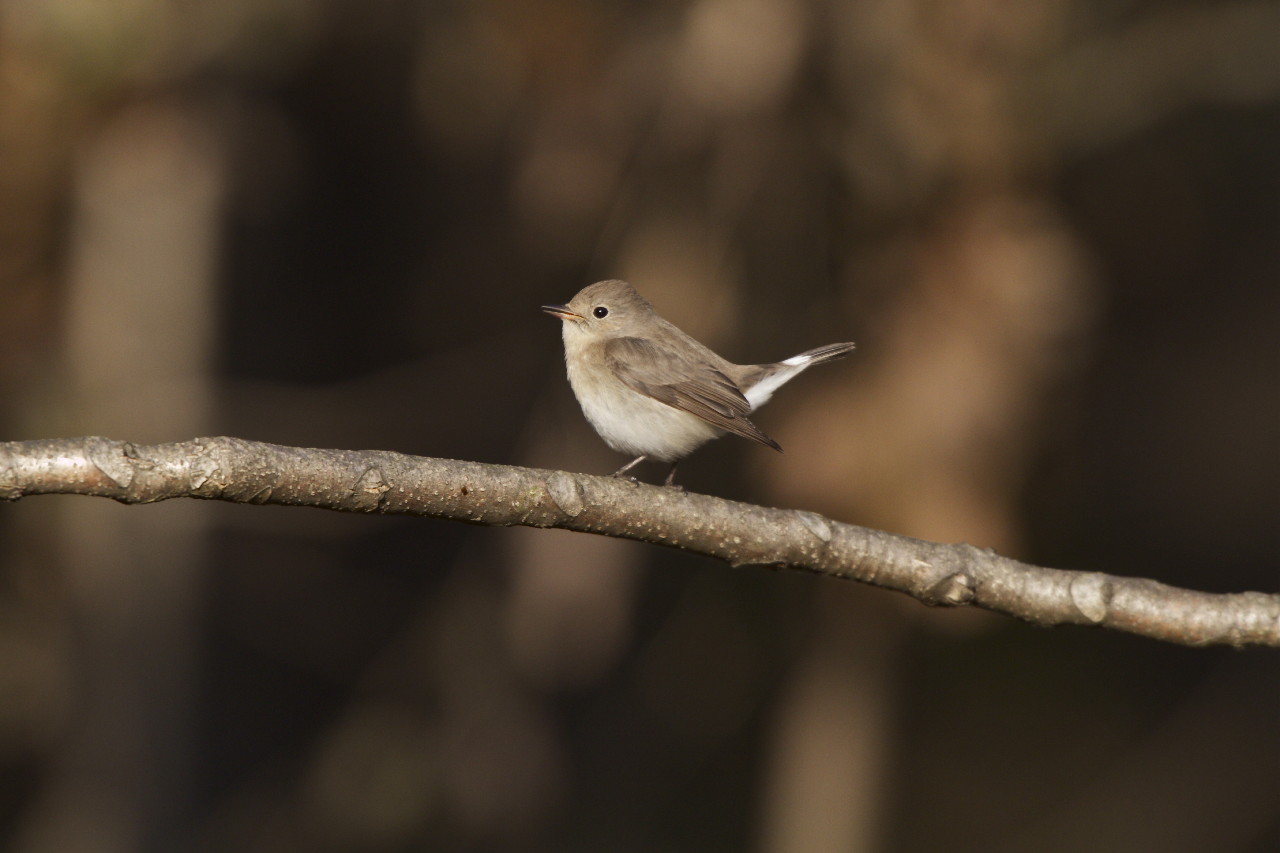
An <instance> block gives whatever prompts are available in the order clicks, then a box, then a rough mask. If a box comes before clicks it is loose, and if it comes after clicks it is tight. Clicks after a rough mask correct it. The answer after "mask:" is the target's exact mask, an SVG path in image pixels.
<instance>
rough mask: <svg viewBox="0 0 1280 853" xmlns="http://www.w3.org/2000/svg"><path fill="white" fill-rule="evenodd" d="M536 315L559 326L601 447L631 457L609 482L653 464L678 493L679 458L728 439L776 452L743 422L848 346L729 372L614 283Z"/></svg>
mask: <svg viewBox="0 0 1280 853" xmlns="http://www.w3.org/2000/svg"><path fill="white" fill-rule="evenodd" d="M542 310H543V311H545V312H547V313H548V314H551V315H552V316H554V317H559V318H560V319H561V320H563V321H564V323H563V326H562V332H563V335H564V360H565V365H566V366H567V367H568V371H569V384H570V385H571V386H572V387H573V393H574V395H575V396H577V398H578V403H579V404H580V405H581V406H582V412H583V414H585V415H586V416H587V420H588V421H590V422H591V425H592V426H593V427H595V430H596V432H598V433H600V437H601V438H603V439H604V440H605V443H606V444H608V445H609V446H610V447H611V448H613V449H614V450H616V451H618V452H619V453H627V454H634V455H635V457H636V458H635V459H633V460H632V461H630V462H628V463H627V464H626V465H623V466H622V467H621V468H619V469H618V470H617V471H615V472H614V475H613V476H615V477H622V476H624V475H626V473H627V472H628V471H630V470H631V469H632V468H634V467H635V466H637V465H639V464H640V463H641V462H643V461H644V460H645V459H650V458H652V459H657V460H660V461H662V462H669V463H671V471H670V472H669V473H668V474H667V479H666V481H665V483H664V485H667V486H674V485H675V476H676V466H677V465H678V464H679V462H680V460H681V459H683V458H684V457H686V456H688V455H689V454H690V453H692V452H693V451H694V450H696V449H698V448H699V447H701V446H702V445H703V444H705V443H706V442H708V441H710V440H711V439H713V438H718V437H719V436H721V435H724V434H725V433H726V432H731V433H734V434H735V435H740V436H742V437H743V438H749V439H751V440H752V441H758V442H759V443H761V444H763V445H765V446H767V447H772V448H773V449H774V450H778V451H781V450H782V448H781V447H780V446H778V443H777V442H776V441H774V440H773V439H772V438H770V437H769V436H767V435H765V434H764V432H762V431H761V430H760V428H759V427H757V426H756V425H755V424H753V423H752V422H751V421H749V420H747V415H749V414H750V413H751V412H753V411H755V410H756V409H757V408H759V407H760V406H762V405H764V404H765V403H766V402H768V400H769V398H770V397H772V396H773V392H774V391H776V390H778V388H779V387H780V386H781V385H783V384H784V383H786V382H789V381H790V380H791V379H793V378H794V377H796V376H797V375H798V374H800V373H801V372H802V371H803V370H804V369H805V368H807V367H809V366H811V365H814V364H823V363H824V362H828V361H834V360H835V359H837V358H840V357H841V356H843V355H845V354H846V353H848V352H850V351H851V350H852V349H853V347H854V345H853V344H851V343H844V344H828V345H827V346H825V347H818V348H817V349H811V350H809V351H808V352H802V353H800V355H795V356H792V357H791V358H788V359H786V360H784V361H780V362H778V363H777V364H733V363H732V362H729V361H725V360H724V359H723V358H721V357H720V356H718V355H716V354H715V353H714V352H712V351H711V350H709V349H707V348H706V347H705V346H703V345H702V344H700V343H698V342H697V341H695V340H694V339H693V338H691V337H689V336H688V335H686V334H685V333H684V332H682V331H680V330H679V329H677V328H676V327H675V326H673V325H672V324H671V323H668V322H667V321H666V320H664V319H662V318H661V317H659V316H658V312H656V311H654V310H653V306H652V305H650V304H649V302H648V300H646V299H645V298H644V297H643V296H641V295H640V294H639V293H637V292H636V290H635V288H633V287H632V286H631V285H629V284H627V283H626V282H625V281H618V280H616V279H615V280H610V281H598V282H596V283H595V284H592V285H588V286H587V287H584V288H583V289H582V290H580V291H579V292H578V294H577V295H576V296H574V297H573V299H570V300H569V302H568V304H566V305H543V306H542ZM677 488H678V487H677Z"/></svg>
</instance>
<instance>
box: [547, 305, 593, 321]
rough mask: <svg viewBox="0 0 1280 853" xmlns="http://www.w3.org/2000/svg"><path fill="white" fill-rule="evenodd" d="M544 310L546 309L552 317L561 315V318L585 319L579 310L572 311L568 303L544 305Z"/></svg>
mask: <svg viewBox="0 0 1280 853" xmlns="http://www.w3.org/2000/svg"><path fill="white" fill-rule="evenodd" d="M542 310H543V311H546V312H547V313H548V314H550V315H551V316H552V317H559V318H560V319H561V320H585V319H587V318H586V317H583V316H582V315H581V314H579V313H578V312H577V311H570V310H569V306H568V305H543V306H542Z"/></svg>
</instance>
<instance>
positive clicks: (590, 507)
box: [0, 437, 1280, 646]
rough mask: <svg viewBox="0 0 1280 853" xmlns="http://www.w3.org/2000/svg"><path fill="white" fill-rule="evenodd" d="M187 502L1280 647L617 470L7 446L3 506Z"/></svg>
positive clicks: (182, 446) (238, 445) (351, 454)
mask: <svg viewBox="0 0 1280 853" xmlns="http://www.w3.org/2000/svg"><path fill="white" fill-rule="evenodd" d="M40 494H80V495H97V496H101V497H109V498H113V499H115V500H118V501H120V502H122V503H129V504H133V503H151V502H154V501H161V500H167V499H169V498H177V497H191V498H203V499H208V500H223V501H232V502H235V503H256V504H281V505H285V506H311V507H319V508H323V509H333V510H339V511H343V512H376V513H388V514H400V515H418V516H428V517H431V518H447V519H452V520H454V521H464V522H468V523H472V524H485V525H503V526H506V525H515V524H521V525H527V526H529V527H560V528H564V529H566V530H578V531H582V532H585V533H598V534H602V535H605V536H617V537H622V538H626V539H637V540H640V541H643V542H652V543H654V544H657V545H667V546H670V547H674V548H683V549H684V550H686V551H693V552H695V553H698V554H705V555H707V556H709V557H716V558H718V559H721V560H724V561H726V562H728V563H729V564H731V565H733V566H754V565H762V566H772V567H778V568H789V569H802V570H806V571H811V572H816V573H818V574H822V575H829V576H831V577H836V578H846V579H850V580H856V581H861V582H863V583H868V584H872V585H874V586H879V587H884V588H886V589H894V590H897V591H899V592H905V593H906V594H908V595H910V596H912V597H914V598H916V599H918V600H919V601H922V602H924V603H925V604H930V605H943V606H956V605H962V604H970V605H976V606H978V607H982V608H985V609H987V610H993V611H995V612H997V613H1005V614H1008V615H1010V616H1016V617H1018V618H1019V619H1025V620H1027V621H1029V622H1034V623H1036V624H1039V625H1061V624H1080V625H1100V626H1103V627H1107V628H1113V629H1116V630H1120V631H1127V632H1129V633H1132V634H1139V635H1142V636H1145V637H1151V638H1153V639H1157V640H1166V641H1168V642H1173V643H1182V644H1185V645H1191V646H1203V645H1212V644H1228V645H1233V646H1244V645H1249V644H1259V645H1268V646H1280V595H1271V594H1264V593H1260V592H1242V593H1229V594H1213V593H1205V592H1195V591H1193V590H1186V589H1178V588H1176V587H1171V586H1166V585H1165V584H1162V583H1158V582H1156V581H1152V580H1145V579H1142V578H1125V577H1118V576H1114V575H1105V574H1101V573H1098V572H1076V571H1062V570H1058V569H1046V568H1041V567H1039V566H1032V565H1027V564H1025V563H1019V562H1017V561H1015V560H1010V559H1008V558H1005V557H1001V556H999V555H997V554H996V553H995V552H993V551H990V550H980V549H978V548H975V547H973V546H971V545H942V544H937V543H933V542H925V541H921V540H919V539H911V538H908V537H905V536H896V535H894V534H891V533H885V532H882V531H879V530H870V529H867V528H864V527H856V526H854V525H851V524H841V523H839V522H835V521H832V520H830V519H827V518H823V517H822V516H820V515H817V514H815V513H812V512H805V511H802V510H787V509H770V508H766V507H760V506H753V505H751V504H743V503H737V502H735V501H728V500H723V499H721V498H715V497H710V496H708V495H698V494H687V493H683V492H679V491H676V490H673V489H667V488H661V487H658V486H648V485H635V484H632V483H630V482H628V481H624V480H618V479H614V478H612V477H597V476H591V475H587V474H570V473H566V472H564V471H544V470H539V469H535V468H517V467H512V466H508V465H487V464H483V463H479V462H463V461H457V460H452V459H432V458H427V457H418V456H406V455H404V454H400V453H391V452H387V451H373V450H365V451H354V450H316V449H309V448H299V447H282V446H280V445H274V444H264V443H262V442H255V441H245V440H242V439H238V438H225V437H222V438H198V439H195V440H193V441H187V442H177V443H173V444H157V445H152V446H139V445H134V444H131V443H129V442H126V441H113V440H110V439H106V438H69V439H46V440H40V441H17V442H7V443H0V498H4V499H6V500H11V501H12V500H17V499H19V498H22V497H25V496H27V495H40Z"/></svg>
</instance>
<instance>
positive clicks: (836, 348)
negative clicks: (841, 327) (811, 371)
mask: <svg viewBox="0 0 1280 853" xmlns="http://www.w3.org/2000/svg"><path fill="white" fill-rule="evenodd" d="M854 346H855V345H854V344H851V343H845V344H827V345H826V346H824V347H817V348H816V349H811V350H809V351H808V352H802V353H800V354H799V355H793V356H791V358H788V359H783V361H782V363H783V364H793V365H796V366H797V367H799V366H800V365H803V366H805V367H810V366H812V365H815V364H826V363H827V362H828V361H835V360H836V359H837V358H844V357H845V356H846V355H848V354H849V353H851V352H853V349H854Z"/></svg>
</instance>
